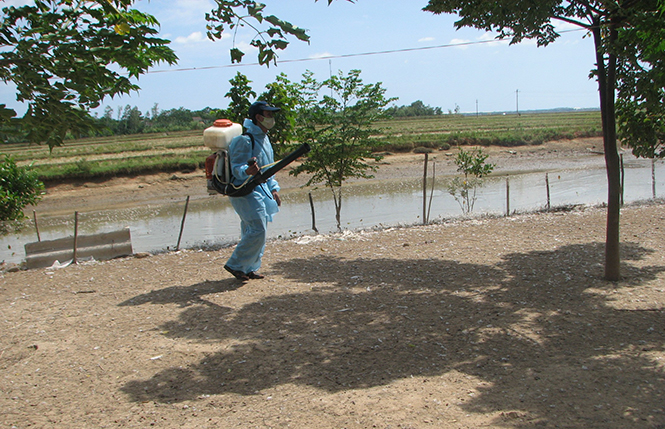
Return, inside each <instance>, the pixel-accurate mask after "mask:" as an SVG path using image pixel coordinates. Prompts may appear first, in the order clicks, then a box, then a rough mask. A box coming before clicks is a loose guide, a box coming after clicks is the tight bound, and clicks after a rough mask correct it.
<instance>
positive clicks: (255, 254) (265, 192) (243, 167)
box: [224, 101, 282, 281]
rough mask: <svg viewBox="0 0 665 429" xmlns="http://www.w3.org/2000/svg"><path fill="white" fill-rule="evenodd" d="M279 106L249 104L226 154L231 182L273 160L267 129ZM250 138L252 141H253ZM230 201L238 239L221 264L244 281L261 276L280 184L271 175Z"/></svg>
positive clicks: (241, 178) (276, 207)
mask: <svg viewBox="0 0 665 429" xmlns="http://www.w3.org/2000/svg"><path fill="white" fill-rule="evenodd" d="M277 111H279V108H277V107H273V106H271V105H269V104H268V103H266V102H265V101H257V102H255V103H254V104H252V105H251V106H250V107H249V113H248V118H247V119H245V122H244V124H243V126H244V127H245V130H246V133H245V134H251V137H250V136H248V135H244V134H243V135H241V136H238V137H235V138H234V139H233V140H231V144H230V145H229V158H230V164H231V169H232V171H233V176H234V178H235V182H234V185H236V186H237V185H241V184H242V183H243V182H245V181H246V180H247V178H248V177H249V176H254V175H256V174H258V173H259V172H260V171H261V167H264V166H267V165H269V164H273V163H274V162H275V159H274V153H273V150H272V145H271V144H270V139H269V138H268V130H270V129H271V128H272V127H273V126H274V125H275V118H274V117H273V114H274V113H275V112H277ZM252 140H253V141H252ZM230 198H231V205H233V208H234V209H235V211H236V213H238V216H240V228H241V233H240V242H239V243H238V245H237V246H236V248H235V250H234V251H233V254H232V255H231V257H230V258H229V260H228V261H227V262H226V265H224V269H225V270H226V271H228V272H230V273H231V274H232V275H233V276H234V277H235V278H237V279H239V280H242V281H246V280H250V279H262V278H264V276H263V275H261V274H259V273H258V270H259V268H260V267H261V259H262V257H263V251H264V249H265V245H266V235H267V234H266V229H267V225H268V222H270V221H272V217H273V215H274V214H275V213H277V212H278V211H279V208H278V206H280V205H281V203H282V201H281V200H280V198H279V184H278V183H277V180H275V178H274V176H271V177H270V178H269V179H268V180H267V181H266V182H265V183H262V184H260V185H259V186H257V187H256V188H254V191H253V192H251V193H250V194H248V195H246V196H243V197H230Z"/></svg>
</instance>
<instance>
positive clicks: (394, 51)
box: [148, 28, 587, 74]
mask: <svg viewBox="0 0 665 429" xmlns="http://www.w3.org/2000/svg"><path fill="white" fill-rule="evenodd" d="M574 31H587V30H586V29H584V28H581V29H574V30H563V31H560V32H559V33H571V32H574ZM501 41H502V40H501V39H493V40H481V41H477V42H461V43H447V44H445V45H436V46H421V47H419V48H404V49H390V50H386V51H373V52H361V53H356V54H340V55H322V56H320V57H315V58H298V59H293V60H279V61H277V64H288V63H302V62H306V61H320V60H334V59H340V58H353V57H368V56H371V55H386V54H398V53H403V52H416V51H428V50H432V49H444V48H459V47H463V46H473V45H483V44H488V43H497V42H501ZM260 65H261V64H259V63H238V64H227V65H221V66H204V67H187V68H178V69H168V70H152V71H148V73H150V74H152V73H171V72H183V71H194V70H213V69H225V68H233V67H253V66H260Z"/></svg>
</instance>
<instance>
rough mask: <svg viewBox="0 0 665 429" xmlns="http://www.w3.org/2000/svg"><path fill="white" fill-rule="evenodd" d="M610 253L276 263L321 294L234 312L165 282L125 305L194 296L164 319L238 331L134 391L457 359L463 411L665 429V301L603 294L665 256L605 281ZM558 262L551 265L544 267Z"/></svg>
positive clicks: (362, 383)
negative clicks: (469, 379)
mask: <svg viewBox="0 0 665 429" xmlns="http://www.w3.org/2000/svg"><path fill="white" fill-rule="evenodd" d="M603 249H604V246H603V245H602V244H599V243H589V244H584V245H570V246H564V247H561V248H559V249H557V250H555V251H550V252H529V253H515V254H510V255H507V256H505V257H504V258H503V260H502V261H501V262H500V263H498V264H496V265H482V264H462V263H458V262H456V261H451V260H437V259H411V260H392V259H389V258H379V259H343V258H336V257H326V256H314V257H312V258H308V259H301V260H290V261H288V262H285V263H281V264H279V265H278V266H273V267H272V268H273V272H272V273H271V274H273V276H276V277H277V276H282V277H283V278H285V279H288V280H289V281H292V282H300V283H305V284H310V285H311V291H309V292H307V293H290V294H281V295H274V296H270V297H268V298H266V299H262V300H261V301H260V302H254V303H252V304H249V305H247V306H244V307H242V308H240V309H239V310H231V309H229V308H226V307H223V306H219V305H216V304H214V303H211V302H208V301H207V300H206V299H205V298H204V296H205V295H206V294H209V293H213V291H214V292H219V291H220V289H221V290H230V287H229V286H222V285H219V284H217V285H215V284H212V285H207V284H197V285H193V286H183V287H176V288H168V289H164V290H161V291H155V292H153V293H151V294H147V295H143V296H139V297H136V298H134V299H132V300H129V301H127V302H125V303H122V304H121V305H141V304H144V303H148V302H160V303H164V302H171V303H178V304H180V305H181V306H183V307H185V309H184V310H183V311H182V312H181V313H180V314H179V318H178V320H174V321H171V322H169V323H167V324H165V325H164V326H162V327H161V328H162V329H164V330H166V331H168V332H169V335H170V336H173V337H176V338H187V339H200V338H202V333H201V332H198V331H199V330H200V328H199V327H200V326H201V325H200V324H199V323H197V321H198V320H202V319H203V320H206V321H207V323H206V332H205V336H206V337H207V338H208V341H210V340H213V341H214V340H217V341H220V342H221V341H231V340H235V343H234V345H233V347H229V348H226V349H224V350H223V351H219V352H217V353H214V354H212V355H210V356H207V357H206V358H205V359H203V360H202V361H200V362H198V363H192V364H191V365H190V366H188V367H186V368H170V369H168V370H165V371H162V372H159V373H157V374H155V375H154V376H153V377H151V378H150V379H147V380H144V381H132V382H129V383H127V384H126V385H125V386H124V388H123V390H124V391H125V392H126V393H127V394H129V395H130V397H131V398H133V400H135V401H145V400H153V401H158V402H174V401H182V400H186V399H194V398H196V397H198V396H199V395H213V394H224V393H236V394H241V395H252V394H255V393H257V392H259V391H261V390H262V389H266V388H270V387H274V386H276V385H280V384H286V383H295V384H302V385H307V386H313V387H316V388H318V389H322V390H325V391H329V392H338V391H343V390H348V389H363V388H371V387H375V386H381V385H386V384H389V383H391V382H393V381H395V380H398V379H402V378H406V377H411V376H418V377H433V376H437V375H441V374H444V373H446V372H449V371H453V370H455V371H459V372H462V373H466V374H469V375H472V376H474V377H477V378H479V379H481V380H483V381H484V382H485V383H484V385H483V386H482V387H480V388H479V389H480V394H478V395H476V396H475V397H473V398H470V399H468V400H467V401H466V402H464V404H463V405H462V407H463V408H465V409H466V410H467V411H468V412H475V413H485V412H489V411H502V410H518V411H512V412H521V413H524V415H528V416H530V422H531V423H530V424H533V423H534V422H536V423H541V424H545V425H554V426H557V425H559V426H570V425H571V424H572V425H573V426H575V425H579V424H580V422H583V423H584V426H585V427H604V426H606V425H609V424H614V425H617V424H619V425H621V424H625V425H628V426H630V425H634V427H644V426H646V425H650V427H665V426H663V425H665V414H664V412H663V403H664V402H663V399H664V398H663V395H664V394H665V376H664V375H663V365H662V363H660V364H659V363H658V362H657V361H656V360H655V359H653V358H652V356H651V353H653V352H659V353H661V352H663V348H664V344H665V331H664V328H663V327H664V326H665V323H664V322H665V320H664V318H663V315H664V313H663V308H662V307H659V308H653V309H646V310H644V309H642V310H622V309H617V308H614V307H613V306H612V302H611V301H610V300H609V299H608V294H600V293H597V292H594V291H598V290H601V291H603V290H604V291H611V290H612V289H617V290H619V289H623V288H631V287H637V286H640V285H641V284H643V283H644V282H647V281H651V280H653V279H655V278H656V276H657V275H658V274H659V273H661V272H662V271H664V270H665V267H643V268H637V267H634V266H632V265H628V264H624V266H623V267H622V272H623V273H624V276H625V280H624V281H623V282H621V283H609V282H606V281H604V280H602V279H601V276H602V267H600V266H599V265H598V261H599V260H602V255H603ZM622 251H623V257H624V260H631V259H632V260H638V259H640V258H641V257H642V256H643V255H644V254H646V253H649V250H647V249H643V248H640V247H637V246H634V245H630V244H624V245H623V250H622ZM552 264H553V266H554V267H557V268H558V269H557V270H555V271H554V272H556V274H555V275H551V276H547V277H545V276H543V275H541V274H540V271H542V267H545V266H552ZM549 272H552V271H549ZM590 398H593V400H592V401H590V400H589V399H590ZM581 404H593V405H588V406H587V405H581ZM573 422H574V424H573ZM617 422H618V423H617Z"/></svg>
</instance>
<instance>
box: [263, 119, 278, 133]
mask: <svg viewBox="0 0 665 429" xmlns="http://www.w3.org/2000/svg"><path fill="white" fill-rule="evenodd" d="M261 125H263V127H264V128H265V129H266V130H269V129H271V128H272V127H274V126H275V118H263V121H261Z"/></svg>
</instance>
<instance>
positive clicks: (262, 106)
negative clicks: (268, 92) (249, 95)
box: [248, 101, 280, 120]
mask: <svg viewBox="0 0 665 429" xmlns="http://www.w3.org/2000/svg"><path fill="white" fill-rule="evenodd" d="M266 110H267V111H268V112H278V111H279V110H280V108H279V107H274V106H271V105H270V104H268V103H266V102H265V101H255V102H254V103H252V105H251V106H249V112H248V116H249V119H251V120H255V119H256V115H257V114H261V113H262V112H264V111H266Z"/></svg>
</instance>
